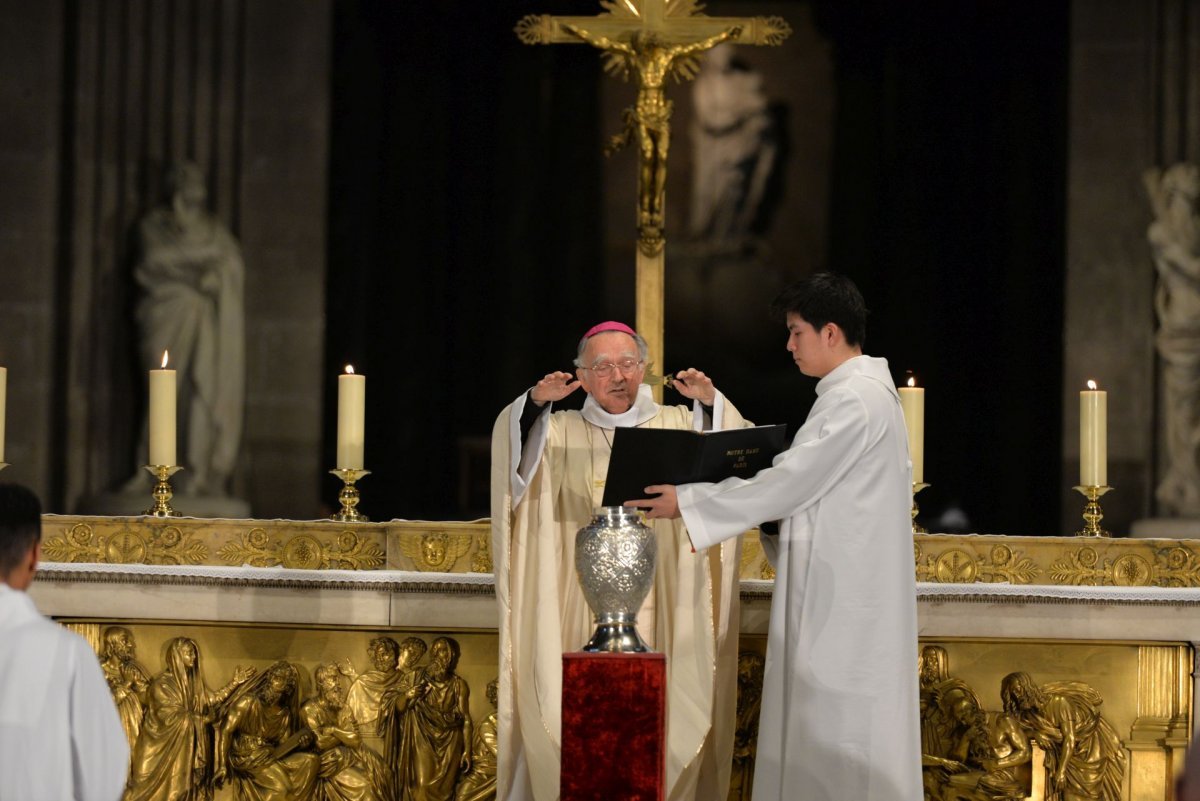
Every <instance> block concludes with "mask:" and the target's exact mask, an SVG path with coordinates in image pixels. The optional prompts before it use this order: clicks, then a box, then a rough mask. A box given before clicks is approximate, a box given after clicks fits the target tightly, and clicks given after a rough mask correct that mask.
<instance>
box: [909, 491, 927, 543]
mask: <svg viewBox="0 0 1200 801" xmlns="http://www.w3.org/2000/svg"><path fill="white" fill-rule="evenodd" d="M928 486H929V485H928V484H923V483H921V482H920V481H914V482H913V485H912V494H913V505H912V533H913V534H928V533H929V532H928V531H926V530H925V527H924V526H922V525H921V524H920V523H918V522H917V513H918V512H920V511H921V508H920V507H919V506H917V493H918V492H920V491H921V490H923V489H925V488H926V487H928Z"/></svg>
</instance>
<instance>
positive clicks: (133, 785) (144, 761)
mask: <svg viewBox="0 0 1200 801" xmlns="http://www.w3.org/2000/svg"><path fill="white" fill-rule="evenodd" d="M253 675H254V669H253V668H245V669H242V668H238V669H236V670H235V671H234V674H233V680H232V681H230V682H229V684H227V685H225V686H224V687H222V688H221V689H220V690H217V691H216V692H213V691H212V690H210V689H208V687H207V686H206V685H205V683H204V677H203V673H202V672H201V670H200V650H199V648H197V647H196V643H195V641H194V640H191V639H189V638H188V637H176V638H175V639H173V640H171V641H170V642H169V643H167V656H166V670H164V671H163V672H162V673H160V674H158V675H157V676H155V677H154V681H152V682H151V683H150V692H149V696H148V701H147V706H146V716H145V718H144V720H143V721H142V729H141V733H140V734H139V736H138V741H137V746H136V747H135V748H134V752H133V767H132V769H131V771H130V776H129V789H128V791H127V792H126V794H125V799H126V801H201V800H202V799H211V798H212V796H213V786H212V775H213V774H212V765H213V758H212V736H213V732H212V724H211V721H212V720H213V718H214V716H215V712H216V709H217V707H218V706H219V705H220V704H221V703H223V702H224V701H225V700H226V699H228V698H229V697H230V695H232V693H233V691H234V690H235V689H237V687H238V686H239V685H241V684H243V683H244V682H246V681H248V680H249V679H250V678H251V677H252V676H253Z"/></svg>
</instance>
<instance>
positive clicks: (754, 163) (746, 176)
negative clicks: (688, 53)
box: [688, 42, 780, 248]
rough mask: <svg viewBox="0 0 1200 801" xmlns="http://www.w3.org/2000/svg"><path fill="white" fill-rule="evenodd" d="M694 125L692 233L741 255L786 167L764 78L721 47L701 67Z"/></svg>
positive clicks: (729, 48) (694, 88)
mask: <svg viewBox="0 0 1200 801" xmlns="http://www.w3.org/2000/svg"><path fill="white" fill-rule="evenodd" d="M692 103H693V106H694V107H695V118H694V120H693V121H692V126H691V139H692V147H693V153H694V157H693V166H692V198H691V213H690V218H689V220H688V228H689V234H690V235H691V237H692V238H693V239H697V240H703V241H706V242H709V243H712V244H714V245H723V246H725V247H727V248H736V247H738V246H741V245H744V244H745V243H746V241H747V239H748V238H749V237H750V236H751V234H752V233H753V232H754V229H755V227H756V224H757V223H758V222H759V217H760V213H761V212H762V211H763V204H764V200H765V199H766V195H767V186H768V183H769V181H770V179H771V177H772V175H773V173H774V172H775V170H776V166H777V164H778V162H779V149H780V148H779V141H778V140H779V131H778V126H777V125H776V123H775V119H774V117H773V116H772V114H771V111H770V109H769V106H768V102H767V96H766V94H764V93H763V90H762V75H760V74H759V73H757V72H755V71H754V70H751V69H749V68H747V67H746V66H744V65H743V64H741V63H740V62H738V61H737V60H736V59H735V58H734V48H733V45H731V44H729V43H728V42H724V43H722V44H719V45H717V46H716V47H714V48H713V49H712V50H710V51H708V53H706V54H705V55H704V58H703V59H701V61H700V74H699V75H698V76H696V82H695V83H694V84H693V85H692Z"/></svg>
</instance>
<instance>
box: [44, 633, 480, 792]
mask: <svg viewBox="0 0 1200 801" xmlns="http://www.w3.org/2000/svg"><path fill="white" fill-rule="evenodd" d="M68 625H71V626H72V628H79V627H86V628H88V629H92V628H95V629H98V630H100V631H102V632H103V634H102V635H101V636H100V642H101V645H100V649H99V653H100V657H101V661H102V665H103V666H104V669H105V675H106V677H107V678H108V679H109V687H110V690H111V691H112V693H113V697H114V700H116V701H117V704H118V709H119V710H120V711H121V720H122V725H123V727H124V731H125V736H126V737H127V738H128V739H129V741H130V745H131V756H130V780H129V790H128V793H127V794H126V798H128V799H131V800H133V801H136V800H137V799H152V798H160V797H162V798H166V797H171V798H175V797H181V798H182V797H188V798H191V797H196V798H215V799H220V800H223V799H242V798H258V797H260V796H262V793H261V792H260V791H262V790H264V789H266V788H272V790H273V791H277V790H281V789H282V790H286V793H285V795H284V796H282V797H287V798H293V799H296V800H297V801H301V799H305V800H306V799H324V798H355V799H362V801H385V799H392V798H398V797H403V798H418V797H420V798H428V799H444V800H445V801H450V799H456V798H457V799H471V800H472V801H483V799H487V798H494V793H495V776H496V763H497V759H496V755H497V745H498V744H497V742H496V707H495V704H496V672H495V671H496V668H495V665H496V648H497V642H496V636H495V634H487V633H484V634H474V633H470V632H456V633H455V634H454V635H453V636H448V635H439V634H436V633H430V632H420V633H411V634H407V635H406V634H405V633H404V632H397V631H389V632H386V633H379V632H370V631H357V630H345V629H340V630H327V629H294V628H279V627H268V626H245V627H218V626H205V625H190V624H174V625H165V624H137V623H129V624H124V625H108V624H107V623H100V624H98V623H83V622H74V623H71V622H68ZM148 655H149V656H148ZM364 657H365V660H364ZM272 797H274V796H272Z"/></svg>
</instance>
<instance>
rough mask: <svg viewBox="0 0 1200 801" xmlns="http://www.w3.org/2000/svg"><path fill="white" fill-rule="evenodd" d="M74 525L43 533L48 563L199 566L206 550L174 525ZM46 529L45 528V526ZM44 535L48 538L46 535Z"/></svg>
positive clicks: (206, 552) (199, 542)
mask: <svg viewBox="0 0 1200 801" xmlns="http://www.w3.org/2000/svg"><path fill="white" fill-rule="evenodd" d="M98 527H99V530H97V524H96V523H94V522H78V523H74V524H73V525H71V526H70V527H69V528H66V529H65V530H64V531H62V532H61V533H49V531H47V532H45V533H44V534H43V541H42V555H43V556H44V558H45V559H47V560H49V561H52V562H96V563H100V564H111V565H131V564H142V565H200V564H204V563H205V561H206V560H207V559H208V556H209V549H208V547H207V546H206V545H205V544H204V543H203V542H202V541H200V540H198V539H196V538H195V537H193V536H191V535H190V534H189V533H185V531H184V530H183V529H182V528H180V527H179V526H178V525H174V524H172V525H138V524H137V523H134V522H132V521H129V520H125V521H123V522H122V524H120V525H115V526H114V525H109V524H107V523H105V522H100V523H99V525H98ZM47 528H48V529H49V527H47ZM47 534H48V536H47Z"/></svg>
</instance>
